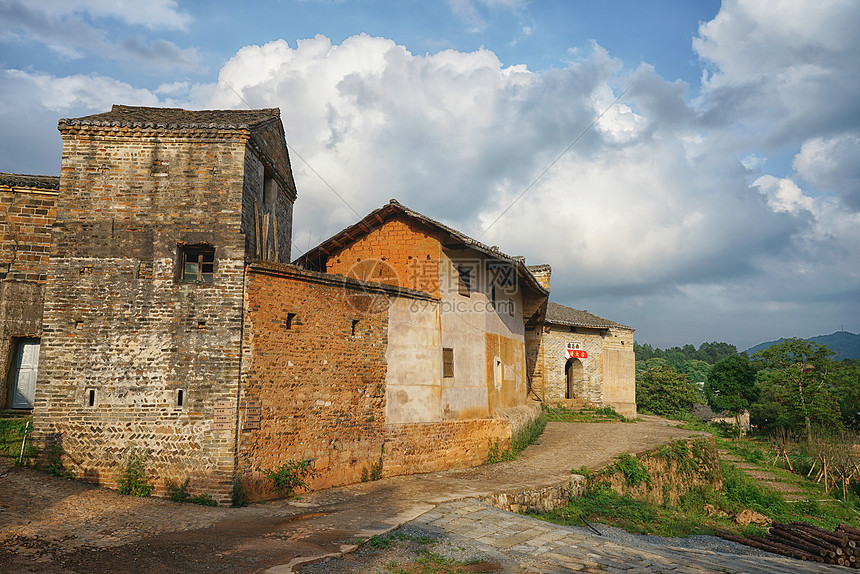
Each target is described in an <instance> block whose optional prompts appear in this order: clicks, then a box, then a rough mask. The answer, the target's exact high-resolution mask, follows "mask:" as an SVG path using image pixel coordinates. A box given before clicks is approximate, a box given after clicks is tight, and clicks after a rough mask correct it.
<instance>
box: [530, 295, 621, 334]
mask: <svg viewBox="0 0 860 574" xmlns="http://www.w3.org/2000/svg"><path fill="white" fill-rule="evenodd" d="M546 322H547V323H554V324H557V325H570V326H572V327H590V328H592V329H609V328H610V327H620V328H622V329H632V327H628V326H627V325H622V324H621V323H616V322H615V321H610V320H609V319H604V318H603V317H598V316H597V315H594V314H592V313H589V312H588V311H580V310H579V309H573V308H571V307H565V306H564V305H559V304H558V303H553V302H552V301H548V302H547V306H546Z"/></svg>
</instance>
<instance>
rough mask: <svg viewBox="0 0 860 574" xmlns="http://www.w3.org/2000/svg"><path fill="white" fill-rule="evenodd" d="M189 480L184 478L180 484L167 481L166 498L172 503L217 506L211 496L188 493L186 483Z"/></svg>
mask: <svg viewBox="0 0 860 574" xmlns="http://www.w3.org/2000/svg"><path fill="white" fill-rule="evenodd" d="M190 481H191V480H190V479H188V478H186V479H185V482H183V483H182V484H179V485H177V484H175V483H174V482H173V481H169V480H168V481H167V483H166V485H167V498H169V499H170V500H172V501H174V502H190V503H191V504H200V505H201V506H218V502H216V501H215V499H214V498H212V495H211V494H205V493H204V494H195V495H192V494H191V493H190V492H188V483H189V482H190Z"/></svg>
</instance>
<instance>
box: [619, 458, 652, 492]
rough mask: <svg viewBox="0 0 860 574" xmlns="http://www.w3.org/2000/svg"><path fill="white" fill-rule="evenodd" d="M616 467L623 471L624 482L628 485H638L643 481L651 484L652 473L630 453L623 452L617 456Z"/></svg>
mask: <svg viewBox="0 0 860 574" xmlns="http://www.w3.org/2000/svg"><path fill="white" fill-rule="evenodd" d="M615 468H617V469H618V470H620V471H621V473H622V474H623V475H624V482H625V484H627V485H628V486H637V485H639V484H642V483H643V482H644V483H646V484H651V475H650V474H649V473H648V470H647V469H646V468H645V467H644V466H642V463H641V462H639V460H638V459H637V458H635V457H632V456H630V455H629V454H622V455H621V456H619V457H617V458H616V462H615Z"/></svg>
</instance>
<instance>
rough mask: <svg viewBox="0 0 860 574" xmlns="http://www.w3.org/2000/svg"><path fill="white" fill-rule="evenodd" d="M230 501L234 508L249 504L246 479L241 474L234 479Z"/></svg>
mask: <svg viewBox="0 0 860 574" xmlns="http://www.w3.org/2000/svg"><path fill="white" fill-rule="evenodd" d="M230 502H231V506H232V507H233V508H242V507H245V506H248V489H246V488H245V481H244V480H242V477H241V476H237V477H236V480H234V481H233V490H232V491H231V492H230Z"/></svg>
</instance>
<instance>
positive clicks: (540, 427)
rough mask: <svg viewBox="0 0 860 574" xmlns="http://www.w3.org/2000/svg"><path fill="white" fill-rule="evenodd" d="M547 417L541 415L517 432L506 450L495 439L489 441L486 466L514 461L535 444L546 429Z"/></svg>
mask: <svg viewBox="0 0 860 574" xmlns="http://www.w3.org/2000/svg"><path fill="white" fill-rule="evenodd" d="M546 423H547V415H546V414H545V413H541V414H540V415H538V417H537V418H535V419H534V420H533V421H531V422H530V423H528V424H526V425H525V426H523V428H521V429H520V430H519V431H518V432H516V433H514V436H513V437H511V444H510V446H508V447H507V448H505V447H503V446H502V444H501V442H500V441H498V440H495V439H489V440H488V443H489V449H488V451H487V464H495V463H497V462H505V461H510V460H516V459H517V455H518V454H520V453H521V452H522V451H523V450H524V449H525V448H526V447H527V446H529V445H530V444H534V443H536V442H537V440H538V438H540V435H541V434H542V433H543V431H544V429H545V428H546Z"/></svg>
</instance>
